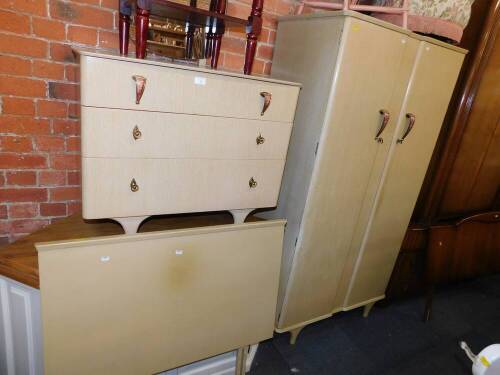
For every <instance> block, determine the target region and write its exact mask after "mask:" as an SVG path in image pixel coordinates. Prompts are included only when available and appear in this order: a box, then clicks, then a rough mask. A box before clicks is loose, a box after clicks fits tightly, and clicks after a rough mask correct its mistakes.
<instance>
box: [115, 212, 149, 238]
mask: <svg viewBox="0 0 500 375" xmlns="http://www.w3.org/2000/svg"><path fill="white" fill-rule="evenodd" d="M148 217H149V216H129V217H114V218H112V219H113V220H114V221H117V222H118V223H120V225H121V226H122V228H123V230H124V231H125V234H135V233H137V230H138V229H139V226H140V225H141V223H142V222H143V221H144V220H146V219H147V218H148Z"/></svg>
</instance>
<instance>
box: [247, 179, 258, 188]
mask: <svg viewBox="0 0 500 375" xmlns="http://www.w3.org/2000/svg"><path fill="white" fill-rule="evenodd" d="M248 186H250V189H253V188H256V187H257V181H255V179H254V178H253V177H251V178H250V180H248Z"/></svg>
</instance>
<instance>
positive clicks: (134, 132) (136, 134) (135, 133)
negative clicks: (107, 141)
mask: <svg viewBox="0 0 500 375" xmlns="http://www.w3.org/2000/svg"><path fill="white" fill-rule="evenodd" d="M132 137H134V139H135V140H136V141H137V140H138V139H139V138H141V137H142V133H141V131H140V130H139V127H138V126H137V125H136V126H134V130H132Z"/></svg>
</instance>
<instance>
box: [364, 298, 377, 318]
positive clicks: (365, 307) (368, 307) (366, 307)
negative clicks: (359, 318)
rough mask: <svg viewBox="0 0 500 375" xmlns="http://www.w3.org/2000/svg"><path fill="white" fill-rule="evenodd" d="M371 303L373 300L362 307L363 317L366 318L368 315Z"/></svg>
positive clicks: (373, 303)
mask: <svg viewBox="0 0 500 375" xmlns="http://www.w3.org/2000/svg"><path fill="white" fill-rule="evenodd" d="M373 305H375V302H371V303H369V304H368V305H365V306H364V307H363V318H368V315H370V311H371V310H372V307H373Z"/></svg>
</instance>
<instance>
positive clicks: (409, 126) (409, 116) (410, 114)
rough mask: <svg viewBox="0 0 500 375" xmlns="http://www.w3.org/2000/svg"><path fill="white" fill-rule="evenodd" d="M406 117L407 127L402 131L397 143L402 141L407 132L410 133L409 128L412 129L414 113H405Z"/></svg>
mask: <svg viewBox="0 0 500 375" xmlns="http://www.w3.org/2000/svg"><path fill="white" fill-rule="evenodd" d="M406 118H407V119H408V127H407V128H406V130H405V132H404V133H403V136H402V137H401V138H399V139H398V143H399V144H401V143H403V141H404V140H405V138H406V136H407V135H408V134H410V132H411V130H412V129H413V126H414V125H415V115H414V114H413V113H407V114H406Z"/></svg>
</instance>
